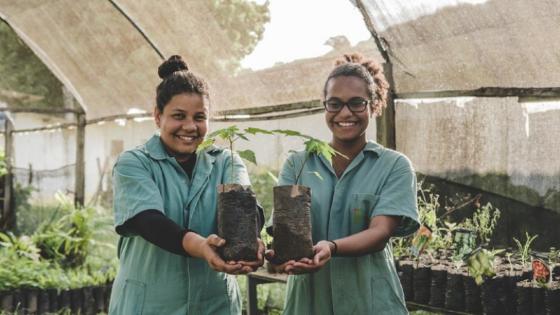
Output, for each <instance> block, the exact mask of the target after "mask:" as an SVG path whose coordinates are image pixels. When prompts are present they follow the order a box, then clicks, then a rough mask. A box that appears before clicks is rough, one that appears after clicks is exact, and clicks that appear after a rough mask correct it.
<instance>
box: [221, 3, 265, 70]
mask: <svg viewBox="0 0 560 315" xmlns="http://www.w3.org/2000/svg"><path fill="white" fill-rule="evenodd" d="M268 5H269V3H268V1H267V2H265V3H264V4H262V5H259V4H257V3H254V2H250V1H247V0H210V8H211V12H212V13H213V15H214V18H215V19H216V22H217V23H218V24H219V26H220V28H221V29H222V30H224V31H225V32H226V35H227V37H228V39H229V42H227V43H222V44H223V45H224V46H225V47H224V48H225V49H224V50H223V51H227V52H228V54H229V56H218V57H223V58H224V59H223V60H221V63H222V66H221V68H222V69H221V70H225V71H234V70H238V69H239V66H240V61H241V59H243V57H245V56H247V55H248V54H250V53H251V52H252V51H253V49H254V48H255V46H256V45H257V43H258V42H259V41H260V40H261V39H262V37H263V33H264V25H265V24H266V23H268V22H269V21H270V13H269V8H268Z"/></svg>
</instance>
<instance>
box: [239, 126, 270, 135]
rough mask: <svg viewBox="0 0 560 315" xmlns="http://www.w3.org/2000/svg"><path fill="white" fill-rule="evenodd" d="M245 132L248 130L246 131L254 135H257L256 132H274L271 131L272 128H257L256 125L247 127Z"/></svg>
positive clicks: (267, 133) (268, 133)
mask: <svg viewBox="0 0 560 315" xmlns="http://www.w3.org/2000/svg"><path fill="white" fill-rule="evenodd" d="M245 132H246V133H250V134H252V135H256V134H259V133H262V134H266V135H271V134H273V133H272V131H270V130H266V129H261V128H255V127H248V128H245Z"/></svg>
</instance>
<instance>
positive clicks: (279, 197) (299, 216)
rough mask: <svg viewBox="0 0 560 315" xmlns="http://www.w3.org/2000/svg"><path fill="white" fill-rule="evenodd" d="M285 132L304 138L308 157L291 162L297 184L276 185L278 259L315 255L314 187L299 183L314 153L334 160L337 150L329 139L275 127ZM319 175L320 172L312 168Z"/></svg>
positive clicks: (275, 216) (274, 242) (275, 246)
mask: <svg viewBox="0 0 560 315" xmlns="http://www.w3.org/2000/svg"><path fill="white" fill-rule="evenodd" d="M273 132H274V133H277V134H282V135H285V136H295V137H299V138H302V139H304V145H305V160H304V161H303V163H301V165H297V166H296V165H290V167H292V168H293V170H294V172H295V174H296V178H295V184H294V185H285V186H276V187H274V188H273V193H274V213H273V214H272V226H273V228H272V229H273V235H274V240H273V242H272V248H273V250H274V255H275V256H274V259H275V263H284V262H286V261H289V260H299V259H301V258H304V257H307V258H312V257H313V240H312V238H311V189H310V188H309V187H307V186H303V185H300V184H299V182H300V178H301V175H302V173H303V170H304V167H305V164H306V162H307V161H308V159H309V157H311V155H313V154H317V155H322V156H323V157H324V158H325V159H326V160H327V161H329V162H331V161H332V157H333V156H334V155H335V154H340V153H337V152H336V151H335V150H334V149H333V148H332V147H331V146H330V145H329V144H328V143H327V142H324V141H321V140H319V139H315V138H313V137H310V136H307V135H304V134H301V133H299V132H297V131H293V130H281V129H277V130H273ZM313 173H314V174H315V175H316V176H319V178H320V175H319V173H317V172H313Z"/></svg>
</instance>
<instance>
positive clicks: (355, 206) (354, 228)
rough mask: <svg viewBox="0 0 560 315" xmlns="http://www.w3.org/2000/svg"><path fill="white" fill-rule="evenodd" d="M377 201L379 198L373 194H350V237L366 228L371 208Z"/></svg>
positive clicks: (371, 211)
mask: <svg viewBox="0 0 560 315" xmlns="http://www.w3.org/2000/svg"><path fill="white" fill-rule="evenodd" d="M378 200H379V197H378V196H377V195H374V194H362V193H359V194H352V200H351V202H350V209H349V213H348V222H349V230H350V235H351V234H356V233H358V232H361V231H364V230H365V229H367V228H368V226H369V221H370V217H371V214H372V213H373V208H374V207H375V205H376V204H377V201H378Z"/></svg>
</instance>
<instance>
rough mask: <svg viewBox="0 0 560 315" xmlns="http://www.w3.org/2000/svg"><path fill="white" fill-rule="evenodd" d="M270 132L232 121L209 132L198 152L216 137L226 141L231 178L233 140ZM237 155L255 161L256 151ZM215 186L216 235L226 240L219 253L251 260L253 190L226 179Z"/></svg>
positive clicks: (254, 236) (255, 218)
mask: <svg viewBox="0 0 560 315" xmlns="http://www.w3.org/2000/svg"><path fill="white" fill-rule="evenodd" d="M258 133H263V134H271V132H270V131H267V130H263V129H258V128H246V129H244V130H240V129H239V128H238V127H237V126H235V125H233V126H230V127H227V128H222V129H219V130H216V131H214V132H212V133H210V134H209V135H208V136H207V138H206V139H205V140H204V141H203V142H202V143H201V144H200V145H199V146H198V148H197V152H201V151H203V150H205V149H206V148H208V147H209V146H211V145H213V144H214V143H215V141H216V139H217V138H220V139H222V140H225V141H226V142H227V143H228V147H229V149H230V154H231V158H230V161H231V168H230V170H229V171H230V175H231V176H230V177H229V178H230V179H231V180H233V176H234V163H233V161H234V152H235V151H234V147H233V144H234V143H235V142H236V141H237V140H239V139H243V140H249V139H248V138H247V135H248V134H252V135H255V134H258ZM237 154H239V156H240V157H241V158H243V159H245V160H247V161H250V162H252V163H255V164H256V159H255V154H254V152H252V151H251V150H244V151H237ZM217 190H218V209H217V212H218V213H217V225H218V236H220V237H222V238H223V239H225V240H226V244H225V245H224V246H223V247H221V248H220V249H219V250H220V254H221V256H222V258H223V259H224V260H226V261H239V260H244V261H254V260H256V259H257V251H258V246H259V245H258V241H257V239H258V231H257V230H258V211H257V200H256V198H255V193H254V192H253V191H252V190H251V187H250V186H243V185H240V184H234V183H227V184H220V185H218V187H217Z"/></svg>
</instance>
